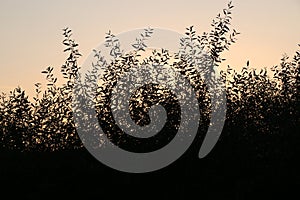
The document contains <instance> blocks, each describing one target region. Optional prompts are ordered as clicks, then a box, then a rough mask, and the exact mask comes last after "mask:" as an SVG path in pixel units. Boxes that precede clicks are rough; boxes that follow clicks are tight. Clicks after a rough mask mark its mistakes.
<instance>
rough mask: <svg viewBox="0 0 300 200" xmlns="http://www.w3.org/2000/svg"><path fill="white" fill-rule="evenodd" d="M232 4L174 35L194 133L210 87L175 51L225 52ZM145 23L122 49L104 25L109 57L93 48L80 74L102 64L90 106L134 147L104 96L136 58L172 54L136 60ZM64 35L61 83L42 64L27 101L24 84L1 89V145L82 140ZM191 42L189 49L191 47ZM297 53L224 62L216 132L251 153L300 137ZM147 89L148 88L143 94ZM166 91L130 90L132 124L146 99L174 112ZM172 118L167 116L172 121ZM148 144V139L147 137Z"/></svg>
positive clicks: (73, 58) (232, 36) (232, 37)
mask: <svg viewBox="0 0 300 200" xmlns="http://www.w3.org/2000/svg"><path fill="white" fill-rule="evenodd" d="M232 8H233V6H232V5H231V4H229V5H228V8H227V9H224V10H223V14H222V15H220V14H219V15H218V16H217V17H216V19H215V20H213V22H212V30H211V31H210V32H209V33H203V34H202V35H201V36H197V35H196V33H195V31H194V29H193V27H190V28H187V32H186V38H184V39H183V40H182V41H181V45H182V48H181V54H180V55H181V56H180V59H179V61H178V62H173V63H172V67H175V68H177V69H179V70H180V73H181V74H183V75H184V76H185V77H186V78H187V79H188V80H190V83H191V84H192V85H193V87H194V89H195V91H196V95H197V98H198V100H199V103H200V110H201V111H202V112H201V116H202V117H201V128H200V130H199V134H198V135H199V136H200V137H203V135H205V130H206V128H207V126H208V124H209V113H210V109H209V108H210V105H209V104H210V101H209V94H208V93H207V90H206V87H205V83H204V81H203V80H202V79H201V77H200V76H199V74H198V73H197V71H196V69H195V67H194V66H193V65H192V64H190V63H191V62H190V60H192V59H193V58H191V57H189V56H186V55H187V54H185V56H182V55H184V54H182V52H185V53H189V52H188V50H187V48H186V47H187V44H188V45H190V47H191V48H192V50H193V48H195V49H196V47H197V48H200V49H202V50H206V51H207V52H208V55H209V56H210V58H211V59H212V60H213V61H214V62H215V63H216V65H217V66H218V65H219V64H220V63H221V62H222V61H223V60H224V59H223V58H221V53H222V52H223V51H224V50H228V49H229V46H230V45H231V44H232V43H234V42H235V41H236V36H237V35H238V34H239V33H238V32H236V31H235V30H233V31H231V30H230V21H231V10H232ZM151 31H152V29H145V33H144V34H141V38H140V39H139V40H137V44H133V47H134V48H135V49H136V51H135V53H129V54H123V53H122V51H121V50H120V42H119V41H118V39H117V38H116V37H115V36H114V35H113V34H112V33H111V32H109V33H107V37H106V46H107V47H108V48H110V49H111V55H112V56H113V57H114V58H115V60H114V61H112V62H111V63H109V64H108V63H107V62H106V61H105V60H104V58H103V57H102V56H101V55H100V54H99V52H98V53H97V52H96V51H95V57H97V58H98V61H97V64H96V65H95V67H94V69H93V70H92V71H91V72H90V76H89V77H86V79H92V78H96V77H99V76H97V70H99V69H98V68H97V66H98V67H99V66H100V67H101V66H106V68H105V70H104V71H103V73H102V74H101V75H100V78H101V79H102V84H101V85H99V86H98V88H97V97H96V98H95V101H96V110H97V112H98V114H99V118H101V117H102V119H104V120H102V121H103V122H102V123H103V124H102V125H106V126H104V127H106V128H104V129H105V130H106V129H107V127H113V128H112V130H111V131H110V132H109V131H108V130H107V133H108V135H111V139H112V140H113V141H114V140H116V142H117V143H119V145H122V143H124V141H127V142H128V143H130V144H131V145H133V146H136V148H137V146H138V145H136V143H134V142H133V141H131V142H130V140H129V141H128V140H127V139H128V138H127V139H126V135H124V134H122V133H119V132H120V131H118V128H117V127H114V126H110V125H109V123H113V122H114V121H113V119H112V116H111V114H110V101H109V98H108V97H109V96H110V94H111V90H112V88H113V87H114V85H115V84H116V81H117V79H118V77H120V76H121V74H122V73H123V72H125V71H126V70H128V69H129V68H132V67H134V66H135V65H138V64H139V63H141V62H142V63H144V64H151V65H155V64H166V63H168V61H169V60H170V58H171V55H169V53H168V51H167V50H161V51H153V52H152V55H151V56H149V57H148V58H145V59H143V60H142V61H140V60H139V52H141V51H143V50H144V48H145V47H146V45H145V44H144V41H146V39H147V37H150V35H151V33H152V32H151ZM63 35H64V37H65V39H64V41H63V44H64V45H65V46H66V49H65V52H69V56H68V58H67V60H66V62H65V64H64V65H63V66H62V67H61V73H62V75H63V78H64V79H65V83H64V84H63V85H62V86H59V85H58V84H57V83H56V81H57V78H56V77H55V76H54V74H53V68H52V67H48V68H47V69H46V70H45V71H42V73H43V74H45V76H46V79H47V81H48V83H47V88H46V90H44V91H42V89H41V84H40V83H36V84H35V87H36V96H35V97H33V101H31V100H29V98H28V96H26V93H25V91H24V90H22V89H21V88H20V87H18V88H16V89H14V90H13V91H11V92H10V93H9V94H4V93H3V94H1V99H0V131H1V133H0V143H1V148H2V149H9V150H17V151H42V152H43V151H61V150H65V149H68V150H74V149H80V148H82V147H83V145H82V143H81V141H80V139H79V137H78V135H77V133H76V129H75V124H74V122H73V116H72V102H71V101H72V93H73V92H74V91H76V90H73V89H74V82H75V79H76V77H78V76H79V69H80V67H79V66H78V63H77V60H78V58H79V57H80V56H81V54H80V53H79V50H78V44H77V43H76V42H75V41H74V40H73V39H72V37H71V36H72V33H71V30H69V29H64V33H63ZM143 45H144V46H143ZM192 50H191V49H189V51H190V52H191V51H192ZM299 60H300V52H299V51H297V52H296V54H295V55H294V57H293V58H292V59H289V58H288V57H287V56H284V57H283V58H282V60H281V63H280V64H279V65H278V66H274V67H272V68H271V70H269V69H266V68H265V69H260V70H256V69H251V68H250V66H249V61H248V62H247V63H246V66H245V67H243V68H242V70H241V71H236V70H234V69H233V68H232V67H230V66H228V68H227V69H226V70H225V71H221V77H222V78H223V81H224V82H225V83H226V93H227V108H228V110H227V117H226V124H225V127H224V130H223V134H222V138H228V140H230V141H232V142H236V143H237V144H242V143H243V144H244V147H243V148H245V146H248V145H250V146H251V148H253V150H255V151H256V153H255V154H256V156H263V155H264V154H266V153H268V152H269V151H270V152H273V153H274V152H278V153H279V152H281V151H282V150H283V149H285V148H286V147H283V146H282V145H287V144H290V142H288V141H295V140H296V138H299V136H298V134H297V132H299V131H297V128H298V127H299V120H300V119H299V98H300V96H299V91H300V89H299V86H300V75H299V73H300V71H299V70H300V61H299ZM208 70H211V69H208ZM155 91H156V92H155ZM157 91H160V92H161V93H159V92H157ZM77 92H78V91H77ZM148 94H151V95H152V96H151V98H150V99H149V96H148ZM171 97H172V95H171V94H170V92H169V91H168V90H164V88H160V87H159V86H157V85H156V86H155V85H148V86H147V87H144V88H141V90H140V91H138V92H136V93H135V94H134V95H133V96H132V101H131V104H130V105H131V107H130V108H131V111H130V112H131V113H130V114H131V116H132V118H133V119H134V120H135V121H136V123H137V124H139V125H143V124H147V123H149V118H148V116H147V111H148V108H149V107H150V106H151V105H153V104H157V103H161V104H162V105H164V106H165V107H169V109H168V110H169V111H168V113H169V115H168V116H169V118H170V119H171V118H172V116H176V113H177V115H178V106H176V105H174V101H176V97H174V95H173V97H174V98H171ZM147 98H148V99H147ZM172 99H173V100H172ZM151 101H152V102H151ZM172 102H173V103H172ZM168 105H169V106H168ZM170 105H173V106H170ZM175 121H176V120H175ZM175 121H174V119H173V122H174V123H175V124H176V122H175ZM169 124H170V123H169ZM201 132H202V133H203V134H201ZM222 138H221V140H222ZM161 139H162V138H161ZM167 140H168V139H167ZM122 141H123V142H122ZM284 141H286V142H284ZM137 144H139V143H137ZM150 144H151V145H150ZM144 145H146V143H144ZM148 145H150V146H153V143H149V144H148ZM125 146H126V145H125ZM142 146H143V145H142ZM149 148H150V147H149ZM150 149H151V148H150ZM270 152H269V153H270Z"/></svg>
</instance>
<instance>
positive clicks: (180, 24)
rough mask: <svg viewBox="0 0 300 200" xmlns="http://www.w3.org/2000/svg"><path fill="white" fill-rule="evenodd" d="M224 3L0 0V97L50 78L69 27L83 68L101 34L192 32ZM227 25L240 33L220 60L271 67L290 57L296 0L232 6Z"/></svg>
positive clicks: (297, 31)
mask: <svg viewBox="0 0 300 200" xmlns="http://www.w3.org/2000/svg"><path fill="white" fill-rule="evenodd" d="M227 3H228V1H227V0H185V1H181V0H180V1H178V0H166V1H159V0H151V1H150V0H149V1H143V0H128V1H117V0H111V1H102V0H76V1H72V0H53V1H50V0H49V1H44V0H27V1H21V0H19V1H16V0H0V25H1V31H0V44H1V48H0V71H1V73H0V92H2V91H3V92H8V91H9V90H12V89H13V88H15V87H17V86H18V85H20V86H21V87H22V88H23V89H25V90H26V91H27V93H28V94H33V91H34V83H37V82H41V83H44V77H43V75H42V74H41V73H40V72H41V71H42V70H44V69H45V68H46V67H47V66H53V67H54V68H55V72H56V73H57V74H58V73H59V71H60V66H61V65H62V64H63V63H64V61H65V58H66V57H67V54H65V53H63V49H64V46H63V45H62V43H61V42H62V40H63V36H62V29H63V28H65V27H70V28H71V29H72V30H73V33H74V34H73V35H74V38H75V40H76V41H77V42H78V43H79V48H80V52H81V53H82V54H83V56H82V58H81V59H80V60H79V64H80V63H83V62H84V60H85V59H86V58H87V56H88V55H89V54H90V53H91V50H92V49H93V48H95V47H97V46H98V45H99V44H100V43H101V42H102V41H103V40H104V35H105V33H106V32H107V31H108V30H112V32H113V33H115V34H118V33H120V32H124V31H127V30H131V29H136V28H143V27H148V26H150V27H159V28H167V29H173V30H175V31H177V32H180V33H184V31H185V28H186V27H188V26H190V25H194V26H195V28H196V30H197V31H198V33H199V34H201V33H202V32H203V31H206V32H208V31H209V30H210V23H211V21H212V19H214V18H215V16H216V15H217V14H218V13H219V12H222V9H223V8H225V7H226V5H227ZM233 5H234V6H235V8H234V10H233V20H232V27H233V28H235V29H236V30H237V31H239V32H241V35H239V37H238V41H237V43H236V44H234V45H232V46H231V48H230V51H229V52H226V53H225V54H223V56H224V57H225V58H226V59H227V60H226V61H225V62H224V63H223V66H227V65H228V64H229V65H231V66H232V67H235V68H237V69H240V68H241V67H242V66H243V65H245V63H246V61H247V60H250V64H251V66H252V67H255V68H262V67H271V66H273V65H276V64H278V63H279V62H280V58H281V57H282V54H283V53H287V54H288V55H291V56H292V55H293V54H294V52H295V51H296V50H297V44H299V43H300V26H299V21H300V0H285V1H283V0H273V1H272V0H264V1H260V0H235V1H233Z"/></svg>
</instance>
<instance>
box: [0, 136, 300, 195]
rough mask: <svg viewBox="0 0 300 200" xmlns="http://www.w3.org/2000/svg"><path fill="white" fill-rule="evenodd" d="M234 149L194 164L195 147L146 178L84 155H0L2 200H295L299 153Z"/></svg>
mask: <svg viewBox="0 0 300 200" xmlns="http://www.w3.org/2000/svg"><path fill="white" fill-rule="evenodd" d="M194 146H196V145H194ZM239 147H242V144H241V146H238V145H232V144H230V143H228V142H226V140H224V141H223V142H219V143H218V144H217V145H216V147H215V148H214V149H213V151H212V152H211V153H210V154H209V155H208V156H207V157H205V158H203V159H198V158H197V151H198V149H197V147H195V148H194V149H191V148H190V149H189V150H188V151H187V152H186V153H185V154H184V155H183V156H182V157H181V158H180V159H179V160H177V161H176V162H175V163H173V164H171V165H170V166H168V167H166V168H164V169H161V170H159V171H156V172H151V173H146V174H129V173H123V172H119V171H116V170H113V169H110V168H108V167H106V166H104V165H103V164H101V163H100V162H98V161H97V160H96V159H94V158H93V157H92V156H91V155H90V154H89V153H88V152H87V151H85V150H77V151H65V152H54V153H50V152H48V153H42V152H39V153H38V152H30V153H29V152H27V153H20V152H12V151H9V152H5V151H2V152H0V161H1V166H0V180H1V196H2V197H5V198H1V199H7V198H10V199H11V198H13V199H15V197H19V198H20V199H58V198H59V199H61V198H63V199H71V198H76V199H77V198H84V199H87V198H88V199H90V198H91V197H94V198H97V199H102V197H109V198H112V197H117V198H120V197H121V198H122V199H125V197H126V198H127V197H130V198H131V197H135V198H139V199H158V198H162V199H175V197H176V198H179V199H192V198H196V199H217V198H218V199H261V198H264V199H272V198H275V197H277V199H278V198H279V199H290V197H291V196H292V195H293V194H298V190H299V187H300V174H299V169H300V168H299V164H298V158H299V155H297V152H299V151H296V150H297V149H298V148H297V149H296V148H295V147H293V149H287V151H286V152H285V153H284V154H280V156H279V154H278V155H277V154H273V155H272V154H271V155H268V156H265V157H261V158H260V157H259V156H253V155H252V154H251V152H252V153H253V151H254V149H251V146H249V147H250V148H249V149H248V150H247V149H246V148H245V147H244V146H243V148H241V149H239ZM293 150H295V151H294V152H293ZM293 199H298V198H297V197H296V196H295V197H294V198H293Z"/></svg>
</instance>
